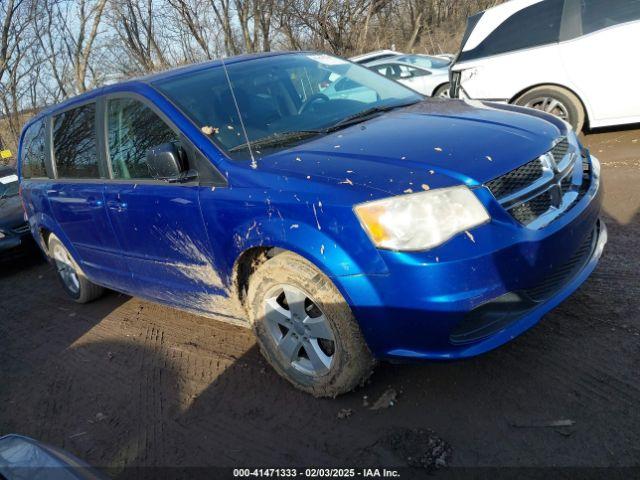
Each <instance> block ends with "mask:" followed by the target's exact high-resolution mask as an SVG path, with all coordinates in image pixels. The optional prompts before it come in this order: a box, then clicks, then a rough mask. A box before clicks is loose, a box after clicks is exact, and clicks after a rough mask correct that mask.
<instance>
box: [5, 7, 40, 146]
mask: <svg viewBox="0 0 640 480" xmlns="http://www.w3.org/2000/svg"><path fill="white" fill-rule="evenodd" d="M0 13H1V14H2V25H1V26H0V28H2V30H1V31H0V148H10V149H13V150H15V148H16V147H17V143H18V137H19V135H20V127H21V118H20V117H21V115H20V114H21V110H22V109H23V106H24V105H25V104H26V103H27V101H25V99H26V98H28V97H29V94H30V92H31V91H32V89H33V88H34V83H35V82H36V80H37V77H36V76H35V75H34V72H33V71H32V69H33V67H34V66H36V65H37V63H38V58H37V56H36V52H35V51H34V49H33V46H34V43H35V41H34V38H35V37H34V35H33V31H32V30H31V29H30V24H31V19H32V14H33V5H32V3H31V2H29V1H27V0H8V1H7V2H6V3H4V2H3V3H0Z"/></svg>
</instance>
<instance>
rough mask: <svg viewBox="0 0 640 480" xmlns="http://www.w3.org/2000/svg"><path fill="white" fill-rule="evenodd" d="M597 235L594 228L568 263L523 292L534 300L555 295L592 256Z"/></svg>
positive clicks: (541, 299)
mask: <svg viewBox="0 0 640 480" xmlns="http://www.w3.org/2000/svg"><path fill="white" fill-rule="evenodd" d="M596 237H597V234H596V230H593V231H592V232H591V234H590V235H589V236H588V237H587V238H586V239H585V240H584V242H582V244H581V245H580V247H579V248H578V250H577V251H576V252H575V253H574V254H573V255H572V256H571V258H570V259H569V260H568V261H567V262H566V263H564V264H562V265H561V266H560V267H558V268H556V269H555V270H554V271H553V273H551V274H550V275H547V276H546V277H545V279H544V280H543V281H542V282H541V283H540V284H538V285H536V286H535V287H533V288H529V289H527V290H523V291H522V293H523V294H525V295H526V296H527V297H529V298H530V299H531V300H533V301H534V302H541V301H543V300H546V299H547V298H549V297H551V296H553V294H554V293H555V292H557V291H558V290H559V289H560V288H561V287H562V286H563V285H564V284H565V283H567V282H568V281H570V280H571V279H572V278H573V277H574V276H575V275H576V274H577V273H578V272H579V271H580V270H582V268H583V267H584V265H585V264H586V263H587V261H588V260H589V258H591V254H592V252H593V249H594V247H595V241H596Z"/></svg>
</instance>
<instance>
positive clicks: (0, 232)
mask: <svg viewBox="0 0 640 480" xmlns="http://www.w3.org/2000/svg"><path fill="white" fill-rule="evenodd" d="M4 237H5V234H4V232H3V231H2V230H0V240H2V239H3V238H4Z"/></svg>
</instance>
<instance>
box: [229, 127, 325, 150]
mask: <svg viewBox="0 0 640 480" xmlns="http://www.w3.org/2000/svg"><path fill="white" fill-rule="evenodd" d="M323 133H326V132H325V130H296V131H294V132H282V133H274V134H272V135H268V136H266V137H262V138H258V139H257V140H250V141H249V142H245V143H241V144H240V145H236V146H235V147H232V148H230V149H229V151H230V152H238V151H240V150H245V149H247V148H249V145H251V147H252V148H266V147H277V146H282V145H286V144H288V143H290V142H295V141H296V140H303V139H305V138H308V137H311V136H314V135H320V134H323Z"/></svg>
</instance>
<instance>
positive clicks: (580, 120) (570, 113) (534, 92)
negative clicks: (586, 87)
mask: <svg viewBox="0 0 640 480" xmlns="http://www.w3.org/2000/svg"><path fill="white" fill-rule="evenodd" d="M513 103H515V104H516V105H520V106H522V107H529V108H535V109H536V110H541V111H543V112H547V113H550V114H552V115H555V116H556V117H559V118H561V119H562V120H564V121H566V122H568V123H569V124H570V125H571V126H572V127H573V129H574V130H575V131H576V132H578V133H580V131H581V130H582V128H583V127H584V123H585V112H584V108H583V106H582V102H580V99H579V98H578V97H576V96H575V95H574V94H573V93H572V92H570V91H569V90H566V89H564V88H561V87H555V86H553V85H549V86H545V87H537V88H533V89H531V90H529V91H528V92H526V93H525V94H524V95H522V96H520V97H518V98H517V99H516V100H515V101H514V102H513Z"/></svg>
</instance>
